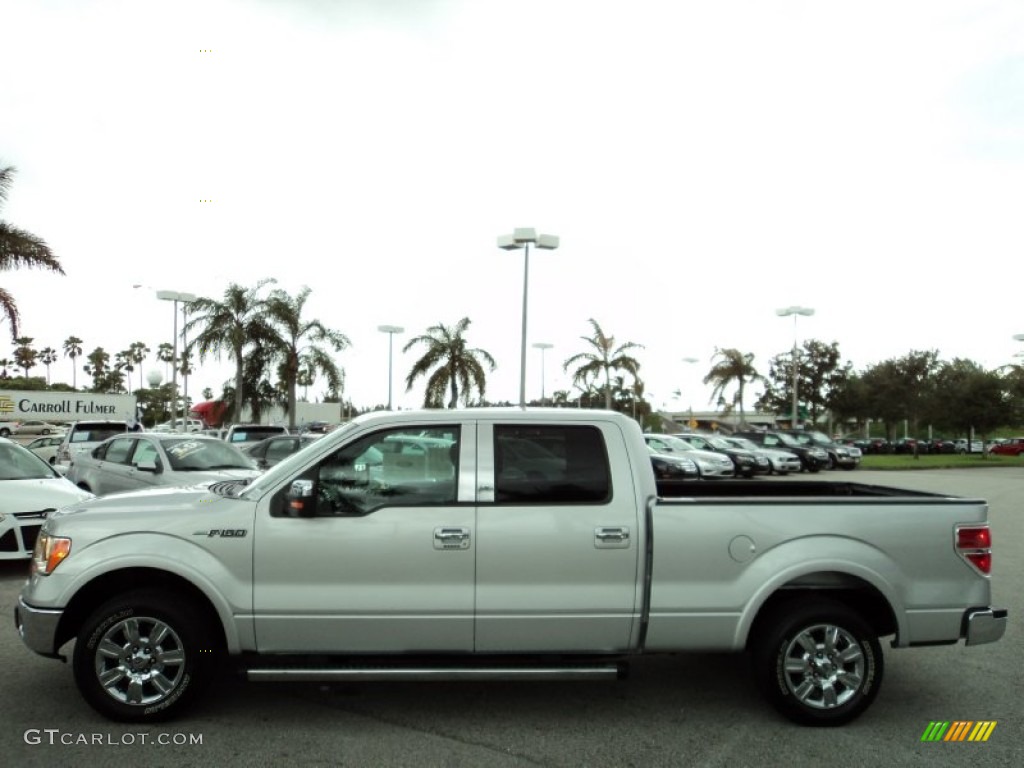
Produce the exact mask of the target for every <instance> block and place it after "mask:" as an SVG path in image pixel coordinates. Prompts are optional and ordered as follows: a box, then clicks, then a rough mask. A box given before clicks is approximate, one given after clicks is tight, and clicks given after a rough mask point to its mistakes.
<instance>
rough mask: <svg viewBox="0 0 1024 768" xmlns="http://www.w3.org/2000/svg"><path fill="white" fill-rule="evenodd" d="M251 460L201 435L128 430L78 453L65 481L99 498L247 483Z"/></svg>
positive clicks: (251, 473)
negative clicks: (217, 482)
mask: <svg viewBox="0 0 1024 768" xmlns="http://www.w3.org/2000/svg"><path fill="white" fill-rule="evenodd" d="M259 474H260V470H259V469H257V468H256V464H255V462H254V461H253V460H252V459H250V458H249V457H248V456H246V455H245V454H244V453H242V452H241V451H240V450H239V449H238V448H237V447H236V446H233V445H229V444H227V443H225V442H224V441H223V440H217V439H216V438H212V437H203V436H201V435H183V434H174V433H167V434H163V433H159V432H131V433H129V434H125V435H118V436H116V437H112V438H110V439H108V440H104V441H103V442H102V443H100V444H99V445H98V446H96V447H95V448H94V449H93V450H92V451H91V452H90V453H84V454H81V453H80V454H77V455H76V456H75V457H74V458H73V459H72V461H71V466H70V467H69V468H68V473H67V477H68V480H70V481H71V482H73V483H74V484H75V485H77V486H78V487H79V488H83V489H85V490H87V491H92V492H93V493H95V494H96V495H97V496H106V495H107V494H110V493H120V492H123V491H134V490H138V489H141V488H153V487H157V486H191V485H198V484H199V483H203V482H208V481H211V480H251V479H252V478H254V477H257V476H258V475H259Z"/></svg>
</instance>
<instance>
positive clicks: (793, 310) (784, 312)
mask: <svg viewBox="0 0 1024 768" xmlns="http://www.w3.org/2000/svg"><path fill="white" fill-rule="evenodd" d="M775 314H776V315H778V316H779V317H789V316H790V315H792V316H793V416H792V421H791V422H790V425H789V426H790V429H796V424H797V416H798V415H799V404H798V403H799V401H798V399H797V365H796V356H797V348H796V319H797V317H798V316H799V315H803V316H804V317H810V316H811V315H813V314H814V310H813V309H811V308H810V307H798V306H792V307H786V308H784V309H776V310H775Z"/></svg>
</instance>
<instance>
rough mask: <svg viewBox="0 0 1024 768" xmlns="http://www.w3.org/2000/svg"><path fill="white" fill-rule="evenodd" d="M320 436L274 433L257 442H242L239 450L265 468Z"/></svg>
mask: <svg viewBox="0 0 1024 768" xmlns="http://www.w3.org/2000/svg"><path fill="white" fill-rule="evenodd" d="M320 437H321V435H318V434H311V435H274V437H267V438H264V439H263V440H260V441H259V442H258V443H242V444H241V447H240V449H239V450H241V451H242V453H244V454H245V455H246V456H248V457H249V458H250V459H252V460H253V461H255V462H256V466H257V467H258V468H259V469H267V468H268V467H272V466H274V465H275V464H277V462H279V461H281V459H284V458H287V457H288V456H291V455H292V454H293V453H295V452H296V451H299V450H301V449H302V448H305V447H306V446H307V445H309V444H310V443H312V442H315V441H316V440H318V439H319V438H320Z"/></svg>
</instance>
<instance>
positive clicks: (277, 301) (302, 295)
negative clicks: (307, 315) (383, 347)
mask: <svg viewBox="0 0 1024 768" xmlns="http://www.w3.org/2000/svg"><path fill="white" fill-rule="evenodd" d="M310 293H312V290H311V289H310V288H303V289H302V290H300V291H299V293H298V295H296V296H290V295H289V294H287V293H286V292H285V291H282V290H280V289H277V290H274V291H271V293H270V295H269V296H268V297H267V300H266V321H267V322H268V323H269V324H270V326H271V327H272V328H273V330H274V335H273V336H272V337H270V338H269V339H267V341H266V346H267V351H268V354H269V357H270V358H271V359H274V360H277V361H278V362H282V363H284V364H285V366H284V374H285V378H284V384H285V390H286V391H287V395H288V427H289V428H290V429H294V428H295V388H296V385H297V383H298V380H299V372H300V366H301V365H302V364H305V366H306V367H307V369H308V370H309V371H312V372H313V375H314V376H315V375H316V373H323V375H324V378H326V379H327V386H328V387H329V388H330V389H332V390H337V389H339V388H340V387H341V376H342V374H341V369H339V368H338V365H337V364H336V363H335V362H334V360H333V359H332V358H331V354H330V351H329V349H330V350H333V351H334V352H341V351H342V350H343V349H345V348H346V347H348V346H349V344H350V342H349V340H348V337H347V336H346V335H345V334H343V333H340V332H338V331H334V330H331V329H330V328H328V327H327V326H325V325H324V324H323V323H321V322H320V321H319V320H304V319H303V317H302V310H303V308H304V307H305V305H306V300H307V299H309V294H310ZM324 345H326V346H324ZM328 348H329V349H328Z"/></svg>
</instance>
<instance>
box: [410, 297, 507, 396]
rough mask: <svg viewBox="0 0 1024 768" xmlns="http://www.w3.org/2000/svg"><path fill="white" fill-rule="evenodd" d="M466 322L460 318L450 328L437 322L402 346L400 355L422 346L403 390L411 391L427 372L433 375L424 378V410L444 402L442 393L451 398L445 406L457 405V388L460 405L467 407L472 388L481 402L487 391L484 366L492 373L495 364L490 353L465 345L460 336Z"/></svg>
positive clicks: (464, 330) (467, 326)
mask: <svg viewBox="0 0 1024 768" xmlns="http://www.w3.org/2000/svg"><path fill="white" fill-rule="evenodd" d="M469 323H470V320H469V318H468V317H464V318H462V319H461V320H459V322H457V323H456V324H455V325H453V326H451V327H447V326H445V325H443V324H441V323H438V324H437V325H432V326H430V327H429V328H427V332H426V333H425V334H424V335H422V336H416V337H415V338H413V339H410V340H409V343H408V344H406V345H405V347H403V349H402V351H403V352H408V351H409V350H410V349H412V348H413V347H414V346H416V345H417V344H422V345H424V346H425V347H426V351H425V352H424V353H423V356H422V357H421V358H420V359H419V360H417V361H416V362H415V363H413V366H412V370H410V371H409V375H408V376H406V377H405V391H406V392H408V391H409V390H411V389H412V385H413V384H414V383H415V382H416V379H418V378H419V377H420V376H427V374H428V373H430V371H431V370H433V373H430V375H429V376H428V377H427V391H426V393H425V394H424V396H423V406H424V407H425V408H440V407H442V406H441V403H442V402H443V401H444V393H445V390H446V389H448V390H450V391H451V398H450V399H449V401H448V407H449V408H454V407H455V406H457V405H458V404H459V392H460V387H461V393H462V402H463V404H464V405H468V404H469V396H470V393H471V392H472V390H473V388H476V390H477V392H478V393H479V395H480V398H481V399H483V396H484V392H485V391H486V389H487V374H486V372H485V371H484V366H483V365H482V364H481V361H483V363H486V364H487V365H488V366H489V367H490V369H491V370H492V371H493V370H494V369H495V368H496V367H497V365H496V364H495V362H494V358H493V357H491V355H490V353H489V352H487V351H485V350H483V349H470V348H468V347H467V346H466V339H465V337H464V335H463V334H465V333H466V329H467V328H469Z"/></svg>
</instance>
